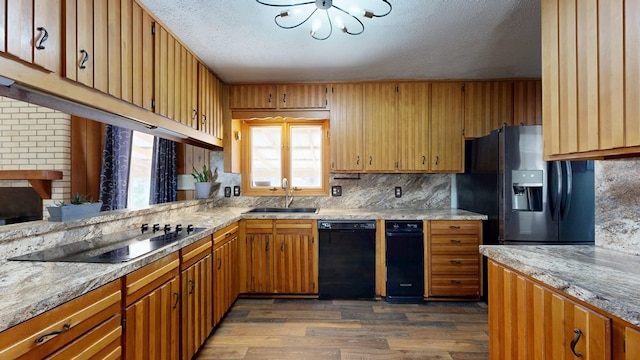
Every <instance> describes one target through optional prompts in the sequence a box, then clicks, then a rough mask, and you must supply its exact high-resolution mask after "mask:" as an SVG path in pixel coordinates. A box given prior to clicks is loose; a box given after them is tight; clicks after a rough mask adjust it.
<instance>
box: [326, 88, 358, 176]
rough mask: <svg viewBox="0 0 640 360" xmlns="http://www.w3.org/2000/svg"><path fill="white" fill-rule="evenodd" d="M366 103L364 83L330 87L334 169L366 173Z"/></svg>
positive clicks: (332, 165)
mask: <svg viewBox="0 0 640 360" xmlns="http://www.w3.org/2000/svg"><path fill="white" fill-rule="evenodd" d="M363 103H364V85H363V84H362V83H345V84H332V85H331V86H330V90H329V107H330V109H331V138H330V140H331V145H330V148H331V171H332V172H362V171H363V169H364V123H363Z"/></svg>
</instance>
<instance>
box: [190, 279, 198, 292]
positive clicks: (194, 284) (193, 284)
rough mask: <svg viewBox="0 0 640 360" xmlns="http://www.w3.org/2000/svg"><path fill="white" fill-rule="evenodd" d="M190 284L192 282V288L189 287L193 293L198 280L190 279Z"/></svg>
mask: <svg viewBox="0 0 640 360" xmlns="http://www.w3.org/2000/svg"><path fill="white" fill-rule="evenodd" d="M189 284H191V288H190V289H189V294H193V289H195V287H196V282H195V281H193V280H192V279H189Z"/></svg>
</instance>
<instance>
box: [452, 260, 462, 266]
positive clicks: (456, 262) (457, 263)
mask: <svg viewBox="0 0 640 360" xmlns="http://www.w3.org/2000/svg"><path fill="white" fill-rule="evenodd" d="M451 263H452V264H454V265H460V264H462V261H460V260H451Z"/></svg>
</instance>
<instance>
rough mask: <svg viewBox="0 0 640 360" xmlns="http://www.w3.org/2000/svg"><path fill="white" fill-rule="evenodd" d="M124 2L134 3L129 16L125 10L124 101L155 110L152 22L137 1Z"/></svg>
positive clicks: (123, 32)
mask: <svg viewBox="0 0 640 360" xmlns="http://www.w3.org/2000/svg"><path fill="white" fill-rule="evenodd" d="M124 3H131V13H130V14H127V12H126V9H125V8H123V9H122V10H123V11H122V28H123V31H122V37H123V43H122V46H123V49H122V59H123V60H122V98H123V100H125V101H130V102H132V103H133V104H135V105H137V106H140V107H142V108H144V109H147V110H153V106H152V105H153V104H152V103H153V96H154V89H153V79H154V58H153V49H154V43H153V40H154V39H153V20H152V19H151V16H149V14H148V13H147V12H146V11H145V10H144V9H142V8H141V7H140V5H138V3H136V2H135V1H132V0H125V1H124V2H123V4H124ZM123 6H124V5H123ZM129 17H130V18H131V19H130V20H129ZM129 23H130V24H131V30H130V31H129V29H128V27H129ZM129 34H130V37H129ZM129 92H131V95H129ZM129 98H131V100H129ZM194 108H195V106H194Z"/></svg>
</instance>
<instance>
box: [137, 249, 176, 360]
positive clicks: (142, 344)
mask: <svg viewBox="0 0 640 360" xmlns="http://www.w3.org/2000/svg"><path fill="white" fill-rule="evenodd" d="M179 265H180V259H179V257H178V252H175V253H173V254H171V255H168V256H165V257H164V258H162V259H160V260H157V261H155V262H153V263H151V264H149V265H147V266H145V267H143V268H141V269H139V270H136V271H134V272H132V273H130V274H127V275H126V276H125V277H124V289H125V306H126V308H125V311H124V313H125V316H124V318H125V328H124V334H125V343H124V349H125V358H126V359H127V360H131V359H161V358H164V359H178V358H179V356H180V353H179V348H180V332H179V329H180V323H179V319H180V278H179V270H180V266H179Z"/></svg>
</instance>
